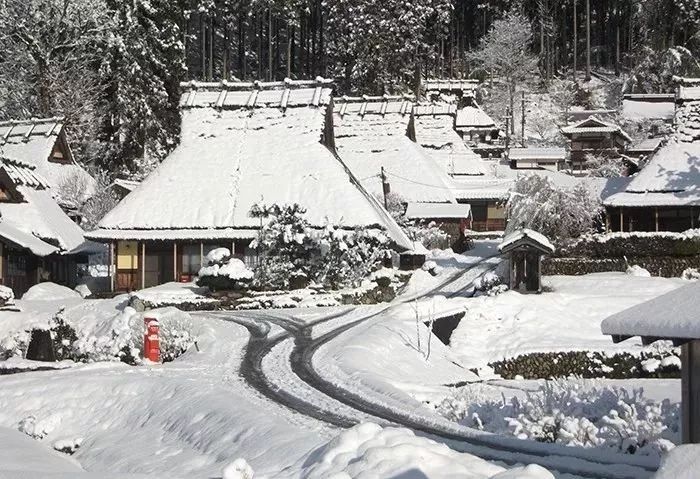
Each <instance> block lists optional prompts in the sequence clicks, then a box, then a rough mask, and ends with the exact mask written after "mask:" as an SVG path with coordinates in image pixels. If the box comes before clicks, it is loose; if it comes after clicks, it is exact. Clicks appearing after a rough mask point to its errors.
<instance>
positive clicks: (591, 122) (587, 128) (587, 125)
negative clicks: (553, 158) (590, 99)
mask: <svg viewBox="0 0 700 479" xmlns="http://www.w3.org/2000/svg"><path fill="white" fill-rule="evenodd" d="M561 131H562V133H564V135H573V134H577V133H578V134H581V133H584V134H585V133H616V134H618V135H620V136H622V137H623V138H624V139H625V140H627V141H632V138H631V137H630V136H629V135H628V134H627V133H626V132H625V131H624V130H623V129H622V128H621V127H620V126H619V125H615V124H614V123H608V122H605V121H603V120H601V119H600V118H597V117H595V116H589V117H588V118H586V119H584V120H581V121H579V122H578V123H576V124H574V125H571V126H566V127H564V128H562V129H561Z"/></svg>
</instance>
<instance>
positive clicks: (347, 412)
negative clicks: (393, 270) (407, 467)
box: [207, 258, 658, 479]
mask: <svg viewBox="0 0 700 479" xmlns="http://www.w3.org/2000/svg"><path fill="white" fill-rule="evenodd" d="M497 265H498V261H497V260H496V259H495V258H485V259H483V260H482V261H479V262H478V263H476V264H474V265H472V266H471V267H469V268H467V269H466V270H462V271H460V272H459V273H458V274H455V275H453V276H452V277H450V278H448V279H447V280H446V281H445V282H443V283H442V284H440V285H439V286H438V287H437V288H434V289H433V290H431V291H428V292H425V293H423V294H421V295H420V296H417V297H416V296H414V297H409V298H403V299H400V300H397V301H395V302H393V303H390V304H388V305H386V306H380V307H375V308H371V310H370V311H369V312H368V313H367V314H365V315H359V316H357V315H356V314H351V313H356V311H353V308H348V309H346V310H343V311H341V312H337V311H336V312H334V313H333V314H331V315H328V316H325V317H322V318H320V319H318V320H315V321H313V322H308V323H302V322H300V321H298V320H295V319H294V318H293V315H292V314H291V313H290V312H289V311H284V310H274V311H256V312H217V313H207V315H208V316H212V315H213V316H215V317H217V318H219V319H223V320H227V321H233V322H237V323H239V324H241V325H243V326H245V327H246V328H247V329H248V331H249V332H250V340H249V343H248V346H247V349H246V354H245V357H244V360H243V364H242V365H241V369H240V374H241V375H242V376H243V378H244V379H245V380H246V382H247V383H248V384H249V385H250V386H251V387H253V388H255V389H256V390H257V391H259V392H260V393H262V394H263V395H264V396H266V397H267V398H269V399H270V400H272V401H275V402H277V403H280V404H282V405H284V406H286V407H288V408H290V409H293V410H295V411H297V412H299V413H301V414H304V415H306V416H310V417H313V418H315V419H318V420H320V421H323V422H326V423H329V424H333V425H335V426H338V427H350V426H353V425H355V424H357V423H359V422H362V421H373V422H377V423H379V424H383V425H400V426H403V427H407V428H410V429H413V430H415V431H417V432H420V433H422V434H424V435H426V436H428V437H430V438H432V439H435V440H438V441H441V442H445V443H446V444H448V445H449V446H450V447H452V448H453V449H455V450H459V451H463V452H469V453H471V454H474V455H477V456H479V457H482V458H484V459H487V460H492V461H500V462H504V463H507V464H531V463H535V464H539V465H541V466H543V467H546V468H548V469H550V470H555V471H558V472H561V473H568V474H573V475H575V476H579V477H591V478H611V479H623V478H624V479H627V478H629V479H642V478H647V477H650V476H651V475H652V473H653V472H654V471H655V470H656V468H657V467H658V464H657V463H656V462H655V461H654V460H651V459H650V458H644V457H635V456H629V455H622V454H615V453H607V452H601V451H599V450H598V451H594V450H590V449H583V448H573V447H565V446H561V445H556V444H544V443H537V442H531V441H522V440H518V439H515V438H505V437H501V436H495V435H491V434H485V433H482V432H480V431H476V430H473V429H469V428H466V427H463V426H459V425H457V424H454V425H452V424H451V423H450V424H446V423H445V422H444V421H433V420H430V418H428V417H426V416H424V415H416V414H413V413H411V412H408V411H406V410H402V409H401V408H396V407H391V406H389V405H387V404H386V403H385V402H384V401H377V400H373V399H372V395H370V394H360V393H359V392H358V391H353V390H350V389H348V388H345V387H344V386H343V385H342V384H339V381H335V380H333V379H334V378H327V377H324V376H323V375H322V374H321V373H320V372H319V371H318V370H316V368H315V367H314V364H313V357H314V354H316V352H317V351H318V350H319V349H320V348H322V347H323V346H324V345H326V344H328V343H330V342H332V341H333V340H334V339H335V338H337V337H338V336H340V335H342V334H343V333H344V332H346V331H348V330H350V329H352V328H355V327H357V326H359V325H361V324H363V323H366V322H369V321H372V320H378V319H379V318H380V317H381V316H382V315H383V314H384V313H386V312H387V311H389V310H390V309H392V308H395V307H396V306H397V305H398V304H403V303H406V302H408V301H413V300H414V299H420V298H424V297H427V296H431V295H435V294H443V295H445V296H455V295H457V294H471V293H472V292H473V282H474V280H475V279H476V278H478V277H480V276H481V275H483V274H484V273H485V272H487V271H491V270H493V269H495V268H496V266H497ZM324 323H327V324H324ZM334 323H337V326H336V327H330V328H329V327H328V326H330V325H332V324H334ZM320 325H323V329H324V331H326V332H324V333H322V334H320V335H316V337H314V335H313V334H312V332H313V330H314V328H316V327H318V326H320ZM275 328H277V329H279V328H281V331H279V332H277V333H276V334H271V331H272V330H273V329H275ZM292 341H293V343H292ZM284 346H288V347H287V348H285V347H284ZM280 354H284V355H285V357H279V356H280ZM275 359H276V361H275ZM266 362H271V363H272V364H278V365H279V364H280V363H284V364H282V366H278V367H276V368H273V369H274V374H271V373H270V367H269V366H268V367H267V368H265V367H264V363H266Z"/></svg>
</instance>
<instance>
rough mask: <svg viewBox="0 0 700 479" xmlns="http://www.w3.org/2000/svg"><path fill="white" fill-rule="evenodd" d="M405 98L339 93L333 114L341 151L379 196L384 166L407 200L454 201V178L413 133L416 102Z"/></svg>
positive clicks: (386, 172)
mask: <svg viewBox="0 0 700 479" xmlns="http://www.w3.org/2000/svg"><path fill="white" fill-rule="evenodd" d="M407 102H408V100H406V99H404V98H400V97H399V98H382V97H376V99H373V98H371V97H364V98H361V99H349V98H338V99H336V101H335V108H334V111H335V114H334V118H333V122H334V129H335V145H336V148H337V151H338V155H339V156H340V158H341V159H342V161H343V162H344V163H345V164H346V165H347V166H348V167H349V168H350V170H351V171H352V172H353V174H354V175H355V176H356V177H357V178H359V179H360V181H361V182H362V184H363V185H364V187H365V188H366V189H367V191H369V192H370V193H371V194H373V195H375V196H376V197H381V195H382V194H383V187H382V179H381V174H380V173H381V170H382V168H384V172H385V174H386V176H387V181H388V183H389V185H390V187H391V191H392V192H393V193H397V194H398V195H400V196H401V197H403V199H404V200H406V201H407V202H424V203H453V202H455V198H454V196H453V195H452V193H451V191H450V187H449V185H450V182H451V179H450V178H449V176H447V174H446V173H445V171H444V170H443V168H442V167H441V166H439V165H438V164H437V163H436V162H435V160H434V159H433V158H431V156H430V155H429V153H428V152H427V151H426V150H425V149H424V148H422V147H421V146H420V145H419V144H417V143H415V142H413V141H411V139H410V138H409V137H408V126H409V122H410V120H411V108H412V105H407Z"/></svg>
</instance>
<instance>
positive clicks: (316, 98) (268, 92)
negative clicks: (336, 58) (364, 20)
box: [180, 77, 333, 110]
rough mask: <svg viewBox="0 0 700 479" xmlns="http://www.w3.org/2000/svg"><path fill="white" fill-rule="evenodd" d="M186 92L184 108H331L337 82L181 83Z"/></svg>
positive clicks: (181, 100)
mask: <svg viewBox="0 0 700 479" xmlns="http://www.w3.org/2000/svg"><path fill="white" fill-rule="evenodd" d="M180 86H181V88H182V89H183V90H184V92H183V94H182V96H181V97H180V107H181V108H207V107H212V108H221V109H229V108H234V109H237V108H244V107H245V108H266V107H274V108H281V109H282V110H285V109H287V108H294V107H303V106H319V105H327V104H328V103H329V102H330V99H331V95H332V93H333V81H332V80H327V79H324V78H321V77H318V78H316V80H290V79H286V80H284V81H279V82H260V81H255V82H228V81H222V82H217V83H214V82H197V81H191V82H186V83H181V84H180Z"/></svg>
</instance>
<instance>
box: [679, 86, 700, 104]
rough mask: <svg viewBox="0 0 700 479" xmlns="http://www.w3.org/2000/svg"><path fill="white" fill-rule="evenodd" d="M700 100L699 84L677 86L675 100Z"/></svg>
mask: <svg viewBox="0 0 700 479" xmlns="http://www.w3.org/2000/svg"><path fill="white" fill-rule="evenodd" d="M695 100H700V86H679V87H678V89H677V91H676V101H677V102H686V101H695Z"/></svg>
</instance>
